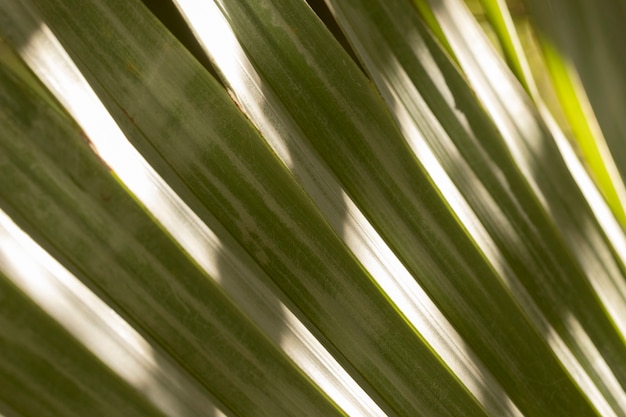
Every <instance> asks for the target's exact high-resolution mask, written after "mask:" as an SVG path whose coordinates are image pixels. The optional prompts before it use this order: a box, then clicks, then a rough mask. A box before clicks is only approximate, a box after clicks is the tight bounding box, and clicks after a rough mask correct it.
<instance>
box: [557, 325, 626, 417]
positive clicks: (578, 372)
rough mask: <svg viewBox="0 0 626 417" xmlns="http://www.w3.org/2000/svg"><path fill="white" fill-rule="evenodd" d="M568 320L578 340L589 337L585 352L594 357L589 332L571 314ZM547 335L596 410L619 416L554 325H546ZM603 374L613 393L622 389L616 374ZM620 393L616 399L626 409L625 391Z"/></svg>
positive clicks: (605, 414) (609, 416)
mask: <svg viewBox="0 0 626 417" xmlns="http://www.w3.org/2000/svg"><path fill="white" fill-rule="evenodd" d="M566 321H567V326H568V330H569V331H570V332H572V333H573V334H575V335H576V338H577V339H578V340H585V338H586V339H587V340H586V342H585V343H583V345H586V348H587V351H586V352H585V353H586V356H588V355H589V354H592V357H593V352H594V351H595V347H593V343H592V342H591V340H589V339H588V336H587V334H586V333H585V331H584V330H583V329H582V328H581V327H580V324H579V323H578V322H577V321H576V319H575V318H574V317H573V316H571V315H570V316H569V319H566ZM545 337H546V340H547V341H548V344H549V345H550V347H551V348H552V350H553V351H554V352H555V353H556V355H557V356H558V358H559V360H560V361H561V363H562V364H563V365H564V366H565V368H566V369H567V372H568V373H569V374H570V375H571V376H572V378H573V379H574V381H575V382H576V383H577V384H578V386H579V387H580V389H581V392H583V393H584V395H585V396H586V397H587V398H588V399H589V400H590V402H591V403H592V404H593V406H594V407H595V408H596V410H598V412H599V414H600V415H602V416H606V417H613V416H617V414H616V413H615V411H613V409H612V408H611V406H610V405H609V404H608V402H607V401H606V399H605V398H604V396H603V395H602V393H601V392H600V390H599V389H598V387H597V386H596V385H595V384H594V382H593V381H592V380H591V378H590V377H589V375H588V374H587V372H586V371H585V370H584V369H583V367H582V366H581V365H580V363H579V362H578V360H577V359H576V358H575V357H574V355H573V354H572V352H571V351H570V350H569V349H568V348H567V346H566V345H565V343H564V342H563V340H562V339H561V338H560V336H559V335H558V334H557V332H556V330H554V328H553V327H552V326H548V327H546V330H545ZM587 343H589V344H590V345H591V346H589V345H588V344H587ZM579 345H580V344H579ZM595 354H597V355H598V357H597V358H596V359H597V360H598V361H601V362H604V361H602V360H601V359H600V358H601V356H600V354H599V352H597V351H595ZM596 365H597V364H596ZM605 365H606V364H605ZM595 368H596V370H597V369H598V367H597V366H595ZM601 375H603V376H604V377H608V378H609V379H608V380H605V381H603V382H604V383H605V386H609V387H610V390H611V394H613V395H614V394H615V393H616V392H619V391H621V387H619V383H617V382H615V383H617V384H618V387H619V388H618V387H615V386H614V382H613V378H614V376H613V374H612V372H611V371H610V370H608V372H607V373H604V372H602V373H601ZM620 395H621V396H618V397H616V398H614V399H615V400H616V401H617V403H618V404H619V405H620V406H621V408H622V410H624V401H625V400H624V399H625V398H626V397H625V396H624V393H623V391H622V393H621V394H620Z"/></svg>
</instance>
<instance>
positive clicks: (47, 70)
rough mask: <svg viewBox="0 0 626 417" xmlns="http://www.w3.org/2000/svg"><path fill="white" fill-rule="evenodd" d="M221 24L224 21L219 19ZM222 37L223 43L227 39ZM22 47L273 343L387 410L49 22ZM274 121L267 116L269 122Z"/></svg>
mask: <svg viewBox="0 0 626 417" xmlns="http://www.w3.org/2000/svg"><path fill="white" fill-rule="evenodd" d="M213 12H215V10H214V11H213ZM216 24H217V25H218V27H219V25H220V23H219V22H218V23H216ZM207 27H211V26H210V25H208V26H207ZM213 36H215V34H213ZM218 39H219V40H220V45H223V43H222V42H223V38H218ZM21 52H22V54H23V56H24V58H25V60H26V62H27V63H28V64H29V66H30V67H31V68H32V69H33V70H34V71H35V72H36V73H37V75H39V76H40V78H41V79H42V81H43V82H44V83H45V84H46V86H47V87H48V88H49V89H50V90H51V91H52V92H53V94H54V95H55V96H56V97H57V98H58V99H59V101H61V103H62V104H63V105H64V106H65V107H66V108H67V109H68V111H69V112H70V113H71V114H72V116H73V117H74V118H75V119H76V120H77V122H78V123H79V124H80V125H81V127H82V128H83V129H84V131H85V133H86V134H87V136H88V137H89V139H90V140H91V142H92V144H93V148H94V151H95V152H97V153H98V154H99V156H100V157H101V158H102V159H103V160H104V161H105V162H106V163H107V165H109V167H110V168H111V169H112V170H113V171H114V172H115V174H116V175H117V176H118V177H119V178H120V179H121V180H122V181H123V182H124V183H125V184H126V186H127V187H128V188H129V189H130V191H131V192H133V193H134V194H135V195H136V196H137V198H138V199H139V200H140V201H141V202H142V203H143V204H144V205H145V206H146V207H147V208H148V210H150V211H151V212H152V214H153V215H154V216H155V217H156V219H157V220H158V221H159V222H160V223H161V224H162V225H163V226H164V227H165V229H166V230H167V231H168V232H169V233H170V234H171V235H172V236H173V237H174V238H175V239H176V240H177V241H178V242H179V243H180V244H181V245H182V247H183V248H184V249H185V250H186V251H187V252H188V253H189V254H190V255H191V256H192V257H193V259H194V260H195V261H196V262H197V263H198V264H199V265H200V266H201V267H202V268H203V269H204V270H205V271H206V272H207V273H208V274H209V275H210V276H211V277H212V278H214V279H215V280H217V281H218V282H220V283H221V284H222V285H224V289H225V290H226V291H227V292H229V293H230V295H231V297H233V298H234V299H235V300H237V301H242V300H246V301H247V302H241V303H240V305H241V306H242V308H243V309H244V310H245V311H246V312H247V313H248V315H249V317H250V318H251V319H252V320H254V321H255V322H257V324H258V325H259V326H260V327H261V328H262V329H263V330H265V332H266V334H268V335H269V336H270V337H276V329H280V330H281V331H280V333H281V334H280V337H279V339H278V340H275V342H276V343H278V344H280V346H281V347H282V348H283V349H284V351H285V352H286V353H287V355H288V356H290V357H291V358H292V359H293V360H294V362H295V363H296V364H298V366H300V367H301V368H302V369H303V370H304V372H305V373H306V374H307V375H309V377H311V378H312V379H313V380H314V382H315V383H317V384H318V385H319V386H320V387H321V388H322V389H323V390H325V391H326V392H327V393H328V394H330V395H331V397H332V399H333V400H334V401H336V402H337V404H338V405H339V406H340V407H342V408H343V409H344V410H351V412H352V413H353V414H354V415H363V416H368V415H369V416H382V415H384V414H383V413H382V411H380V409H379V408H378V406H376V405H375V403H374V402H373V401H372V400H371V399H370V398H369V396H367V394H365V393H364V392H363V390H362V389H361V388H360V387H359V386H358V385H357V384H356V383H355V382H354V381H353V380H352V378H351V377H350V376H349V375H348V374H347V372H346V371H345V370H343V368H342V367H341V366H340V365H339V364H338V363H337V362H336V361H335V360H334V359H333V358H332V356H331V355H330V354H329V353H328V352H327V351H326V350H325V349H324V348H323V346H322V345H321V344H320V343H319V342H317V340H316V339H315V338H314V337H313V336H312V335H311V334H310V332H309V331H308V330H307V329H306V328H305V327H304V325H303V324H302V323H300V322H299V320H298V319H297V318H296V317H295V316H294V315H293V314H292V313H291V312H289V310H288V309H287V308H286V307H285V306H284V305H283V304H282V303H281V302H280V301H279V300H278V299H277V298H276V296H275V295H274V294H273V293H272V292H271V291H270V290H268V289H267V288H265V287H264V286H263V285H262V284H260V281H259V280H258V274H262V273H263V272H262V271H260V269H258V267H257V266H256V265H251V262H252V260H251V259H249V257H248V256H247V255H245V253H244V251H243V250H242V249H241V248H239V247H238V246H237V245H236V244H235V243H234V242H233V241H230V240H229V241H228V243H227V244H226V245H224V243H223V242H222V241H221V240H220V238H218V237H217V235H216V233H215V232H214V230H220V231H223V230H222V228H221V226H220V225H219V224H217V222H216V221H215V222H214V224H211V227H209V226H207V224H205V222H203V221H202V220H200V218H199V217H198V216H197V215H196V214H195V213H194V212H193V211H192V210H191V209H190V208H189V207H188V206H187V205H186V204H185V203H184V202H183V201H182V200H181V199H180V197H179V196H178V195H177V194H176V193H175V192H174V191H173V190H172V189H171V188H170V187H169V186H168V185H167V183H166V182H165V181H164V180H163V179H162V178H161V177H160V176H159V175H158V174H157V173H156V172H155V171H154V170H153V169H152V168H151V167H150V166H149V165H148V163H147V162H146V161H145V160H144V159H143V157H142V156H141V155H140V154H139V153H138V152H137V151H136V150H135V148H134V147H133V146H132V145H131V144H130V143H129V142H128V141H127V139H126V137H125V136H124V134H123V132H122V131H121V130H120V128H119V126H118V125H117V124H116V123H115V121H114V120H113V118H112V117H111V116H110V114H109V113H108V112H107V111H106V109H105V108H104V106H103V105H102V103H101V102H100V100H99V99H98V97H97V96H96V94H95V93H94V92H93V90H92V89H91V87H90V86H89V85H88V83H87V81H86V80H85V79H84V77H83V76H82V75H81V74H80V72H79V70H78V69H77V68H76V66H75V65H74V64H73V62H72V61H71V59H70V58H69V56H68V55H67V54H66V52H65V51H64V50H63V48H62V46H61V45H60V44H59V43H58V41H57V40H56V39H55V38H54V35H53V34H52V33H51V32H50V31H49V29H47V28H46V27H45V26H42V27H41V30H40V31H39V32H37V33H36V34H34V35H33V36H32V37H31V40H30V42H29V44H28V45H27V46H26V47H25V48H24V50H23V51H21ZM223 52H224V53H225V55H224V56H226V57H228V56H229V55H228V54H227V53H226V52H227V51H224V50H223ZM230 53H231V54H232V50H231V51H230ZM271 125H272V123H271V122H270V121H268V123H267V126H268V128H271ZM283 153H284V154H285V155H287V154H288V153H287V152H283ZM286 163H287V164H288V163H289V161H288V160H287V161H286ZM203 215H204V216H205V217H204V218H205V220H206V217H207V216H210V214H209V213H207V212H205V213H203ZM210 217H212V216H210ZM223 233H226V232H225V231H223ZM223 233H222V234H221V235H223ZM225 264H229V266H226V265H225ZM232 281H237V282H236V283H233V282H232ZM259 309H260V310H259Z"/></svg>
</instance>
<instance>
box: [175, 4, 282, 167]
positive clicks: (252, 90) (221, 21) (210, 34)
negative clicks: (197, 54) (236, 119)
mask: <svg viewBox="0 0 626 417" xmlns="http://www.w3.org/2000/svg"><path fill="white" fill-rule="evenodd" d="M175 3H176V5H177V7H178V9H179V10H180V12H181V14H182V15H183V17H184V18H185V19H186V20H187V22H188V23H189V26H190V27H191V29H192V31H193V33H194V35H195V36H196V37H197V39H198V41H199V42H200V45H201V46H202V48H203V49H204V51H205V52H206V53H207V55H208V56H209V58H210V59H211V61H212V62H215V63H217V64H216V67H217V68H218V69H219V71H220V72H221V74H222V76H223V77H224V78H225V79H226V80H228V83H229V84H230V90H229V91H230V92H231V94H232V95H234V99H235V101H237V102H239V104H240V105H241V106H243V107H244V108H245V112H246V113H247V114H248V115H249V116H250V119H251V120H254V123H255V125H257V127H258V129H259V130H260V131H261V132H262V133H263V134H264V136H265V137H266V138H267V139H268V140H274V142H273V143H272V146H273V148H274V150H275V151H276V153H277V154H278V156H279V157H280V159H281V160H282V161H283V163H284V164H285V165H287V166H288V167H293V162H292V160H291V156H290V153H289V150H288V148H287V146H286V143H285V142H284V141H283V140H281V139H280V138H281V137H282V135H283V134H284V133H285V131H284V129H283V130H281V132H279V131H278V129H279V128H278V126H280V123H279V121H278V120H277V119H276V118H275V117H273V116H274V115H275V112H274V111H272V110H271V109H267V107H268V106H269V107H271V106H272V103H274V102H275V98H274V94H273V93H272V92H271V91H269V90H264V89H263V88H262V86H263V82H262V81H261V79H260V77H259V75H258V74H257V72H256V70H255V69H254V66H253V65H252V63H251V62H250V60H249V59H248V57H247V56H246V54H245V52H244V51H243V49H242V47H241V45H240V44H239V41H238V40H237V38H236V36H235V34H234V32H233V30H232V29H231V27H230V25H229V24H228V21H227V19H226V17H225V16H224V15H223V13H222V11H221V10H220V8H219V6H218V5H217V4H216V2H214V1H196V0H175ZM241 91H245V92H246V95H245V96H244V97H241V96H240V95H239V92H241Z"/></svg>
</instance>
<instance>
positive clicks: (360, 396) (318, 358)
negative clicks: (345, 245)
mask: <svg viewBox="0 0 626 417" xmlns="http://www.w3.org/2000/svg"><path fill="white" fill-rule="evenodd" d="M176 3H177V6H178V8H179V10H180V11H181V13H182V14H183V16H184V17H185V19H187V21H188V23H189V25H190V26H191V28H192V30H193V31H194V33H195V35H196V36H197V38H198V40H199V42H200V44H201V45H202V46H203V48H204V49H205V51H206V52H207V54H208V55H209V57H210V58H211V60H212V61H213V62H216V66H217V67H218V68H219V70H220V72H221V74H222V76H223V77H224V78H225V79H226V80H227V82H228V83H229V84H230V88H231V90H232V93H233V94H234V95H235V96H236V100H237V101H238V102H239V104H240V106H241V107H242V109H243V110H244V111H245V112H246V113H247V114H248V115H249V117H250V119H251V120H253V121H254V123H255V125H256V126H257V128H258V129H259V131H260V132H261V133H262V134H263V136H264V138H265V139H266V140H267V141H268V143H269V144H270V145H271V146H272V148H273V150H274V151H275V152H276V154H277V155H278V157H279V158H280V159H281V160H282V161H283V163H284V164H285V165H287V166H288V167H290V168H293V166H294V162H293V161H294V156H293V155H292V153H293V152H294V149H295V148H300V150H301V147H300V146H299V145H297V144H294V143H293V141H294V139H293V136H292V133H293V132H299V130H298V128H297V127H296V125H295V123H293V122H292V121H291V120H290V119H288V118H285V117H284V113H283V110H284V109H282V108H280V104H277V103H279V102H278V100H277V99H276V98H275V96H274V94H273V93H272V92H271V91H270V90H269V89H264V88H263V81H262V80H261V79H260V77H259V75H258V74H257V72H256V70H255V69H254V66H253V65H252V63H251V62H250V61H249V59H248V58H247V56H246V55H245V53H244V51H243V49H242V47H241V45H240V44H239V41H238V40H237V39H236V37H235V34H234V33H233V31H232V29H231V28H230V26H229V24H228V22H227V19H226V17H225V16H224V15H223V14H222V12H221V10H220V8H219V6H218V5H217V4H216V3H215V2H211V1H207V2H197V1H193V0H176ZM276 106H278V107H276ZM288 141H291V142H288ZM289 145H291V148H290V146H289ZM300 162H301V161H298V163H300ZM306 165H307V166H309V165H310V164H308V163H307V164H306ZM299 166H300V165H299ZM331 205H333V206H335V205H334V204H332V203H331ZM339 217H342V216H338V217H336V218H339ZM233 264H234V262H233ZM236 268H238V269H239V270H238V272H239V273H240V274H241V275H243V276H245V275H248V274H249V273H250V272H249V271H246V270H245V269H244V267H243V266H239V267H236ZM235 275H239V274H235ZM233 278H234V279H235V276H233ZM239 279H241V278H239ZM253 279H254V278H252V280H253ZM252 280H250V281H248V283H247V284H246V286H249V288H250V289H252V290H253V291H256V292H258V294H263V295H262V298H263V299H264V300H265V302H266V303H267V305H268V309H271V310H273V311H274V313H273V314H274V315H277V316H280V317H275V318H274V320H279V321H280V322H281V323H282V324H281V326H283V327H284V329H283V330H282V331H281V333H280V337H278V338H275V339H274V340H275V342H277V343H279V344H280V347H281V348H282V349H283V351H284V352H285V353H286V354H287V355H288V356H289V357H290V358H291V359H292V360H293V361H294V362H295V363H296V364H297V365H298V366H299V367H300V368H301V369H302V370H303V371H304V372H305V373H306V374H307V375H308V376H309V377H310V378H311V379H312V380H313V381H314V382H315V383H316V384H317V385H318V386H319V387H320V388H321V389H322V390H323V391H324V392H325V393H326V394H327V395H328V396H329V397H330V398H331V399H332V400H333V401H334V402H335V403H336V404H337V405H338V406H339V407H341V408H342V409H343V410H344V411H345V412H346V413H347V414H348V415H355V416H357V415H358V416H364V417H365V416H372V417H374V416H384V415H385V413H384V412H383V411H382V410H381V409H380V407H378V405H376V403H375V402H374V401H373V400H372V399H371V398H370V397H369V396H368V395H367V394H366V393H365V391H363V389H362V388H361V387H360V386H359V385H358V384H357V383H356V382H355V381H354V380H353V379H352V378H351V377H350V375H349V374H348V373H347V372H346V371H345V370H344V369H343V368H342V367H341V365H339V363H338V362H337V361H336V360H335V359H334V358H333V357H332V356H331V355H330V353H328V351H327V350H326V349H325V348H324V347H323V346H322V345H321V343H320V342H319V341H317V339H316V338H315V337H314V336H313V335H312V334H311V333H310V332H309V331H308V330H307V329H306V327H305V326H304V325H303V324H302V323H301V322H300V321H299V320H298V319H297V318H296V317H295V315H293V314H292V313H291V312H290V311H289V310H288V309H287V308H286V307H285V306H284V305H283V304H282V303H280V302H279V301H278V300H277V299H271V298H270V297H272V296H271V294H270V293H269V291H267V289H261V288H259V287H258V285H256V284H254V283H253V282H252ZM255 286H256V289H254V288H255ZM227 290H228V288H227ZM231 295H232V296H233V297H234V298H238V297H239V295H238V294H235V293H231ZM248 305H249V303H245V304H244V305H243V306H244V309H246V306H248ZM272 305H273V306H274V308H272V307H271V306H272ZM275 306H279V307H280V308H278V309H277V308H276V307H275ZM251 313H252V312H249V314H250V315H251V317H255V315H253V314H251ZM260 326H261V327H262V328H266V329H267V328H268V325H267V324H263V323H260ZM268 334H269V335H270V336H273V335H274V332H272V331H269V332H268Z"/></svg>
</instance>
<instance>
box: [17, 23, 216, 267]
mask: <svg viewBox="0 0 626 417" xmlns="http://www.w3.org/2000/svg"><path fill="white" fill-rule="evenodd" d="M20 53H21V55H22V57H23V58H24V60H25V61H26V62H27V64H28V65H29V66H30V67H31V69H33V71H34V72H35V73H36V74H37V75H38V76H39V78H40V79H41V80H42V81H43V82H44V84H45V85H46V86H47V87H48V88H49V89H50V90H51V91H52V93H53V94H54V95H55V96H56V98H57V99H58V100H59V101H60V102H61V104H63V106H64V107H65V108H66V109H67V110H68V111H69V113H70V114H71V115H72V116H73V117H74V119H75V120H76V121H77V122H78V123H79V124H80V126H81V128H82V129H83V130H84V132H85V133H86V135H87V137H88V138H89V140H90V141H91V143H92V145H93V146H92V147H93V148H94V150H95V152H96V153H98V154H99V156H100V157H101V158H102V159H103V160H104V161H105V162H106V163H107V165H108V166H109V167H110V168H111V169H112V170H113V171H114V172H115V174H116V175H117V176H118V177H119V178H120V179H121V180H122V181H123V182H124V184H125V185H126V186H127V187H128V188H129V190H130V191H131V192H133V194H135V195H136V196H137V198H138V199H139V200H140V201H141V202H142V203H143V204H144V205H145V206H146V207H147V208H148V210H150V211H151V212H152V214H153V215H154V216H155V217H156V218H157V219H158V220H159V222H160V223H161V224H162V225H163V226H164V227H165V228H166V229H167V231H168V232H169V233H170V234H172V235H173V236H174V238H176V240H178V242H179V243H180V244H181V245H182V246H183V247H184V248H185V250H186V251H187V252H188V253H189V254H190V255H191V256H192V257H193V258H194V259H195V260H196V262H198V263H199V264H200V265H202V267H204V268H205V269H206V270H207V271H208V272H209V273H210V274H214V273H215V272H216V271H215V265H216V259H217V258H218V256H219V251H220V245H219V240H218V239H217V237H216V236H215V235H214V234H213V232H211V230H210V229H209V228H208V227H207V226H206V225H205V224H204V223H203V222H202V221H201V220H200V219H199V218H198V216H196V215H195V214H194V213H193V211H192V210H191V209H190V208H189V207H188V206H187V205H186V204H185V203H183V202H182V200H181V199H180V197H178V195H177V194H176V193H175V192H174V191H173V190H172V189H171V188H170V187H169V186H168V185H167V183H165V181H164V180H163V179H162V178H161V177H160V176H159V175H158V174H157V173H156V172H155V171H154V170H153V169H152V168H151V167H150V165H149V164H148V163H147V162H146V161H145V160H144V158H143V157H142V156H141V155H140V154H139V153H138V152H137V150H136V149H135V148H134V147H133V146H132V145H131V144H130V143H129V142H128V140H127V139H126V137H125V135H124V133H123V132H122V131H121V130H120V128H119V126H118V125H117V124H116V122H115V121H114V120H113V118H112V117H111V115H110V114H109V113H108V112H107V110H106V108H105V107H104V105H103V104H102V102H101V101H100V100H99V99H98V97H97V96H96V94H95V92H94V91H93V90H92V88H91V87H90V86H89V84H88V83H87V81H86V80H85V78H84V77H83V76H82V74H81V73H80V71H79V70H78V68H76V66H75V65H74V63H73V62H72V60H71V59H70V57H69V56H68V55H67V53H66V52H65V51H64V49H63V47H62V46H61V45H60V44H59V42H58V41H57V40H56V38H55V37H54V35H53V34H52V32H51V31H50V30H49V29H48V28H47V27H46V26H45V25H42V26H41V28H40V30H39V31H37V32H35V33H34V34H33V35H32V36H31V38H30V41H29V43H28V44H27V45H26V46H25V47H24V48H23V50H22V51H20ZM214 276H217V275H214Z"/></svg>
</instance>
